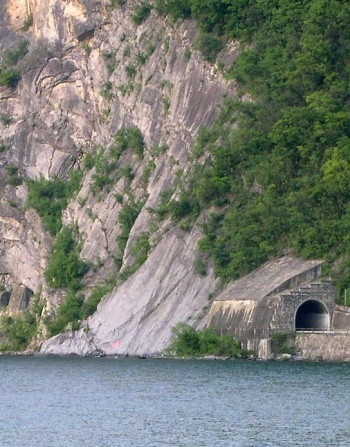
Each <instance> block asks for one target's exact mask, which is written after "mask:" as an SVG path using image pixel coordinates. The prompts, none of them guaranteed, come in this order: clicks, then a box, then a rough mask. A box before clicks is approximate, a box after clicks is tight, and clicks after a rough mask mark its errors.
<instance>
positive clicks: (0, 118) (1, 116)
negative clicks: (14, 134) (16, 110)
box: [0, 113, 12, 126]
mask: <svg viewBox="0 0 350 447" xmlns="http://www.w3.org/2000/svg"><path fill="white" fill-rule="evenodd" d="M0 122H1V123H2V124H3V125H4V126H8V125H9V124H11V122H12V118H11V117H10V115H7V114H6V113H0Z"/></svg>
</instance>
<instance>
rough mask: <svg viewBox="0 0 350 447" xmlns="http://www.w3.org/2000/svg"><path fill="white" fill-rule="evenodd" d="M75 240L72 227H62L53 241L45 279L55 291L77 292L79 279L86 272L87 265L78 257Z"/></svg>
mask: <svg viewBox="0 0 350 447" xmlns="http://www.w3.org/2000/svg"><path fill="white" fill-rule="evenodd" d="M76 239H77V232H76V231H75V230H74V229H73V228H72V227H64V228H63V229H62V230H61V232H60V233H59V234H58V235H57V237H56V239H55V241H54V245H53V248H52V253H51V257H50V262H49V265H48V267H47V269H46V271H45V279H46V281H47V283H48V284H49V285H50V286H51V287H53V288H55V289H58V288H61V287H65V288H68V289H70V290H73V291H76V290H78V289H79V288H80V287H81V278H82V277H83V276H84V275H85V273H86V272H87V271H88V265H87V264H86V262H84V261H82V260H81V259H80V257H79V246H78V244H77V241H76Z"/></svg>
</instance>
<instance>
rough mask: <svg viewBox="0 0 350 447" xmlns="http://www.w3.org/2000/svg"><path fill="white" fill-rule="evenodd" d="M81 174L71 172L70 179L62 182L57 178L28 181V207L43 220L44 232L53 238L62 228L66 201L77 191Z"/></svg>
mask: <svg viewBox="0 0 350 447" xmlns="http://www.w3.org/2000/svg"><path fill="white" fill-rule="evenodd" d="M81 176H82V173H81V172H79V171H73V172H72V173H71V176H70V179H69V180H68V181H64V180H62V179H60V178H58V177H54V178H52V179H50V180H46V179H45V178H44V177H40V178H39V180H28V198H27V204H28V206H30V207H32V208H34V209H35V210H36V211H37V212H38V213H39V215H40V217H41V218H42V220H43V223H44V226H45V228H46V230H48V231H49V232H50V233H51V235H52V236H55V235H56V234H57V233H58V232H59V231H60V229H61V227H62V222H61V215H62V211H63V209H64V208H66V206H67V203H68V200H69V199H70V198H71V197H72V195H73V194H74V192H75V191H77V190H78V188H79V186H80V182H81Z"/></svg>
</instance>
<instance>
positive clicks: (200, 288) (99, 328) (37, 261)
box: [0, 0, 236, 355]
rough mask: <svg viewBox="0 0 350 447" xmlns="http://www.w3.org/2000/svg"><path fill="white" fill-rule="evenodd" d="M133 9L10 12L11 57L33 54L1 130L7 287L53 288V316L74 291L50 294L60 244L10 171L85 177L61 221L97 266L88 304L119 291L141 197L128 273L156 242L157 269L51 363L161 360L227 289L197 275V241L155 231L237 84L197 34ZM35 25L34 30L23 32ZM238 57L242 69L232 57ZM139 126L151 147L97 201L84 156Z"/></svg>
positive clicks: (152, 259) (52, 6)
mask: <svg viewBox="0 0 350 447" xmlns="http://www.w3.org/2000/svg"><path fill="white" fill-rule="evenodd" d="M133 7H134V2H132V1H130V2H127V3H126V4H125V5H123V6H122V7H115V8H111V7H110V6H109V1H107V0H106V1H102V0H70V1H66V0H8V1H7V2H5V4H3V2H2V5H1V6H0V14H1V19H2V27H1V31H0V52H1V53H0V55H1V54H2V55H4V52H5V51H6V48H13V47H16V45H18V44H19V43H20V42H21V41H22V40H23V39H26V40H28V42H29V47H28V50H29V51H28V53H27V54H26V55H25V56H24V58H23V59H22V60H20V61H19V62H18V68H19V70H20V72H21V80H20V82H19V84H18V86H17V88H16V89H13V90H11V89H9V88H6V87H0V115H2V116H9V117H10V118H11V119H10V121H9V122H7V123H6V124H3V123H0V130H1V134H0V144H5V145H7V146H8V149H7V150H6V151H5V152H2V153H1V154H0V191H1V200H0V279H1V281H2V282H3V283H4V284H5V285H6V287H8V288H10V287H11V286H14V285H16V284H23V285H25V286H27V287H29V288H30V289H31V290H33V291H34V292H36V291H38V290H40V289H41V288H42V290H43V294H44V297H45V298H46V299H47V301H48V304H47V307H46V311H51V310H52V309H55V308H56V307H57V305H58V304H59V303H60V302H61V301H62V300H63V299H64V295H65V294H64V291H56V290H52V289H51V290H50V289H49V288H48V287H47V285H46V284H45V279H44V271H45V269H46V267H47V264H48V260H49V257H50V251H51V247H52V239H51V237H50V235H49V234H48V233H47V232H46V231H45V230H44V228H43V225H42V223H41V221H40V218H39V217H38V215H37V214H36V212H35V211H34V210H32V209H27V208H26V195H27V187H26V184H25V182H24V183H23V184H22V185H20V186H16V187H15V186H11V185H9V184H8V176H7V173H6V167H7V166H9V165H15V166H17V167H18V169H19V172H20V173H21V175H22V176H23V177H24V178H30V179H37V178H39V177H40V176H43V177H45V178H47V179H48V178H52V177H53V176H58V177H60V178H68V176H69V173H70V172H71V171H72V170H75V169H79V170H82V172H83V179H82V184H81V188H80V190H79V191H78V193H77V195H76V196H75V197H74V198H73V199H72V200H71V201H70V202H69V204H68V206H67V208H66V209H65V210H64V213H63V223H64V225H75V226H76V227H77V228H78V231H79V234H80V235H81V256H82V257H83V259H84V260H85V261H86V262H88V263H89V264H90V265H91V269H90V272H89V273H88V275H87V276H86V278H85V289H84V291H83V293H87V294H88V291H89V290H91V288H92V287H93V286H95V285H99V284H104V283H105V282H106V281H112V282H113V279H115V278H117V275H118V271H117V269H116V265H115V261H114V258H115V255H116V253H117V251H118V236H119V235H120V234H121V228H120V223H119V213H120V212H121V210H122V209H123V208H124V207H125V205H126V204H128V203H130V200H131V199H130V198H131V197H133V200H134V201H136V202H138V203H141V204H142V206H141V207H140V212H139V214H138V216H137V219H136V221H135V222H134V223H133V226H132V228H131V231H130V233H129V235H128V240H127V242H126V249H125V251H124V254H123V259H122V266H121V272H123V271H124V270H125V269H127V268H128V267H129V266H130V265H132V263H133V256H134V255H133V254H132V247H133V245H134V243H135V241H136V240H137V237H138V235H140V234H142V233H147V234H148V235H149V237H150V242H151V247H152V248H151V250H150V252H149V254H148V258H147V260H146V262H145V263H144V264H143V265H142V266H141V267H140V268H139V269H138V270H137V271H136V272H134V273H133V274H131V276H129V277H128V278H127V279H126V280H125V281H124V282H121V281H117V282H116V285H115V287H114V288H113V290H112V291H111V292H110V293H109V294H108V295H107V296H106V297H105V299H104V300H103V301H102V302H101V303H100V305H99V307H98V310H97V312H96V313H95V314H94V315H93V316H92V317H90V318H89V320H88V321H87V322H85V323H84V324H83V328H82V329H81V330H80V331H77V332H68V333H66V334H64V335H61V336H57V337H54V338H52V339H50V340H47V341H46V342H45V343H44V344H43V345H42V348H41V352H43V353H55V354H70V353H76V354H79V355H87V354H90V353H93V352H95V351H96V350H98V351H103V352H105V353H107V354H123V353H124V354H125V353H129V354H135V355H143V354H151V353H159V352H161V351H162V349H164V347H165V346H166V345H167V344H168V342H169V339H170V337H171V327H172V326H174V325H175V324H176V323H177V322H180V321H185V322H189V323H191V324H193V325H196V326H200V325H203V324H205V321H206V315H207V310H208V305H209V301H208V297H210V296H213V295H214V294H215V293H216V291H217V288H218V281H217V280H216V279H215V277H214V275H213V272H212V269H211V268H210V267H209V269H208V274H207V276H204V277H202V276H199V275H198V274H196V273H195V271H194V269H193V262H194V260H195V258H196V256H197V249H196V247H197V241H198V239H199V238H200V237H201V232H200V229H199V228H198V227H197V226H195V225H194V226H193V227H192V228H191V229H190V230H188V231H183V230H180V229H178V228H176V227H174V224H173V223H171V222H169V221H167V220H165V221H163V222H155V220H154V215H152V213H151V212H150V209H152V208H156V207H157V206H158V204H159V201H160V194H161V193H162V192H164V191H168V190H170V189H172V188H174V189H175V186H176V181H178V180H177V179H179V178H181V175H182V174H183V173H186V171H187V170H188V169H189V163H190V162H189V158H188V155H189V153H190V150H191V147H192V144H193V142H194V139H195V137H196V135H197V133H198V131H199V129H200V128H201V126H209V125H210V124H211V123H212V122H213V120H214V118H215V116H216V114H217V111H218V106H219V104H220V103H221V101H222V99H223V98H224V97H225V96H228V95H233V94H234V93H235V85H234V83H233V82H231V81H230V82H229V81H226V80H225V79H224V78H223V76H222V75H221V74H220V72H219V71H218V70H217V69H216V68H215V67H213V66H212V65H210V64H208V63H206V62H204V61H203V60H202V58H201V56H200V54H199V53H198V52H196V51H195V50H193V41H194V38H195V34H196V30H195V28H194V25H193V23H191V22H185V23H182V24H176V25H174V24H171V23H169V22H167V21H166V20H164V19H161V18H159V17H157V16H156V15H155V13H154V12H152V14H151V17H150V18H149V19H147V21H146V22H145V23H143V24H141V25H140V26H136V25H135V24H134V23H133V22H132V20H131V18H130V17H131V13H132V10H133ZM29 15H32V17H33V23H32V25H31V26H30V27H29V29H28V30H24V29H23V24H24V23H25V21H26V20H27V19H28V16H29ZM228 57H231V58H232V60H234V58H235V57H236V53H235V52H234V51H232V48H231V49H230V52H229V53H228V54H226V55H225V58H226V59H227V58H228ZM226 59H225V60H226ZM132 126H136V127H137V128H138V129H139V130H140V131H141V133H142V135H143V138H144V141H145V151H144V157H143V158H142V159H141V158H140V157H139V156H137V154H134V153H132V152H130V151H127V152H126V153H123V154H122V155H121V157H120V159H119V161H118V164H117V169H116V170H115V171H113V176H114V177H113V181H112V182H111V184H110V185H109V187H108V188H105V189H104V190H102V191H98V192H93V190H92V184H93V182H94V178H95V177H94V176H95V174H96V171H95V169H92V170H87V169H85V168H84V159H85V157H86V156H87V155H88V154H91V153H92V152H93V151H94V150H96V149H95V148H96V147H100V148H103V150H104V151H105V153H107V154H108V153H109V152H108V151H109V150H110V148H111V147H112V146H113V144H114V142H115V139H114V136H115V134H116V132H117V131H118V130H119V129H121V128H123V127H132ZM155 148H158V151H156V150H155ZM159 148H163V149H162V150H160V149H159ZM150 167H151V168H152V169H151V168H150ZM129 168H131V170H132V174H133V175H132V176H130V178H127V177H126V176H125V175H124V174H123V172H126V169H129ZM147 169H148V171H147ZM145 171H146V172H147V175H146V174H145ZM131 177H132V178H131Z"/></svg>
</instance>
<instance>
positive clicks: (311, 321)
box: [295, 300, 330, 331]
mask: <svg viewBox="0 0 350 447" xmlns="http://www.w3.org/2000/svg"><path fill="white" fill-rule="evenodd" d="M329 329H330V327H329V314H328V311H327V309H326V306H325V305H324V304H323V303H321V302H320V301H315V300H310V301H305V302H304V303H303V304H301V306H300V307H299V308H298V310H297V313H296V315H295V330H296V331H301V330H307V331H329Z"/></svg>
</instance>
